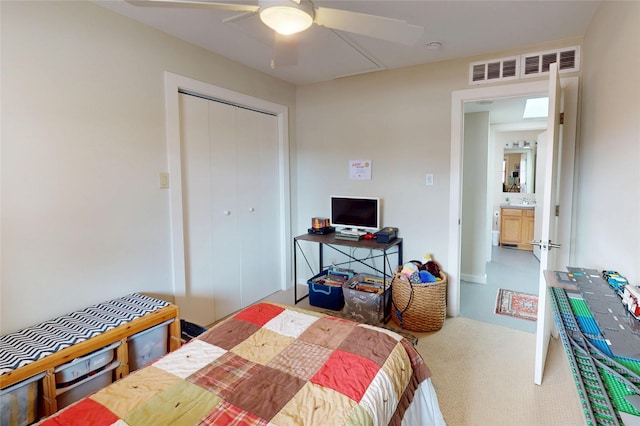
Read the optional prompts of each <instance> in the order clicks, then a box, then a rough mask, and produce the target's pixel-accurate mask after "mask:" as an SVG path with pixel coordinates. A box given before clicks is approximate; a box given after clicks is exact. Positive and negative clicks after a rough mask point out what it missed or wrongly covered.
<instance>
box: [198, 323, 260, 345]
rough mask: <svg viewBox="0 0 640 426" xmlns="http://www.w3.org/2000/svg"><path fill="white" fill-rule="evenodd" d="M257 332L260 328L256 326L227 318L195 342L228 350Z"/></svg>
mask: <svg viewBox="0 0 640 426" xmlns="http://www.w3.org/2000/svg"><path fill="white" fill-rule="evenodd" d="M258 330H260V326H257V325H256V324H253V323H251V322H246V321H242V320H238V319H235V318H229V319H227V320H226V321H223V322H221V323H220V324H217V325H216V326H215V327H214V328H212V329H210V330H209V331H207V332H205V333H204V334H202V335H200V336H199V337H197V338H196V340H202V341H203V342H207V343H210V344H212V345H215V346H218V347H220V348H222V349H226V350H230V349H231V348H233V347H234V346H236V345H237V344H238V343H240V342H242V341H243V340H244V339H246V338H247V337H249V336H251V335H252V334H253V333H255V332H256V331H258Z"/></svg>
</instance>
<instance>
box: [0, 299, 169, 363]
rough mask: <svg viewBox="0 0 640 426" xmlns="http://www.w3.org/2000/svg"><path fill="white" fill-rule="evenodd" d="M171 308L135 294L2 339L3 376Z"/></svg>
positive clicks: (158, 301) (1, 359)
mask: <svg viewBox="0 0 640 426" xmlns="http://www.w3.org/2000/svg"><path fill="white" fill-rule="evenodd" d="M168 305H169V303H168V302H165V301H164V300H160V299H156V298H153V297H149V296H145V295H142V294H139V293H134V294H130V295H128V296H125V297H121V298H119V299H114V300H110V301H108V302H104V303H98V304H97V305H93V306H90V307H88V308H86V309H83V310H80V311H76V312H73V313H70V314H68V315H63V316H61V317H58V318H55V319H52V320H50V321H45V322H43V323H41V324H37V325H34V326H32V327H28V328H25V329H23V330H20V331H17V332H15V333H11V334H6V335H4V336H0V375H3V374H6V373H9V372H11V371H13V370H16V369H17V368H19V367H22V366H24V365H27V364H29V363H32V362H34V361H37V360H39V359H41V358H44V357H45V356H47V355H50V354H52V353H55V352H57V351H59V350H61V349H64V348H66V347H69V346H72V345H74V344H76V343H79V342H82V341H84V340H88V339H90V338H92V337H95V336H97V335H98V334H100V333H104V332H105V331H107V330H111V329H112V328H115V327H118V326H120V325H122V324H126V323H127V322H129V321H132V320H134V319H136V318H140V317H142V316H144V315H146V314H148V313H150V312H154V311H157V310H158V309H161V308H163V307H165V306H168Z"/></svg>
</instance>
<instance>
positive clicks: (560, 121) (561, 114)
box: [558, 112, 564, 124]
mask: <svg viewBox="0 0 640 426" xmlns="http://www.w3.org/2000/svg"><path fill="white" fill-rule="evenodd" d="M558 123H559V124H564V112H561V113H560V115H559V116H558Z"/></svg>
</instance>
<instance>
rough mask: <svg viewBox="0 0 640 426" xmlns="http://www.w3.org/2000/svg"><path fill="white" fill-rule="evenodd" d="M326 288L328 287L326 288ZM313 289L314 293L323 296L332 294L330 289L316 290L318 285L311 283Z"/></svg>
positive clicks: (319, 288) (320, 288)
mask: <svg viewBox="0 0 640 426" xmlns="http://www.w3.org/2000/svg"><path fill="white" fill-rule="evenodd" d="M325 287H326V286H325ZM311 288H312V289H313V291H315V292H316V293H322V294H326V295H327V296H328V295H330V294H331V289H330V288H328V289H326V290H324V289H323V288H322V287H318V288H316V283H311Z"/></svg>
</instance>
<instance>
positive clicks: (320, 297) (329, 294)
mask: <svg viewBox="0 0 640 426" xmlns="http://www.w3.org/2000/svg"><path fill="white" fill-rule="evenodd" d="M326 275H327V271H322V272H321V273H319V274H318V275H316V276H314V277H312V278H311V279H310V280H309V281H307V284H309V304H310V305H312V306H317V307H319V308H325V309H331V310H333V311H339V310H341V309H342V307H343V306H344V295H343V294H342V287H341V286H331V285H325V284H320V283H317V282H315V281H316V280H317V279H319V278H322V277H323V276H326Z"/></svg>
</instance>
